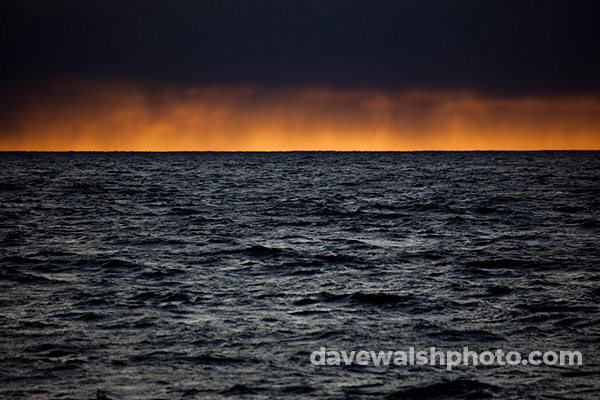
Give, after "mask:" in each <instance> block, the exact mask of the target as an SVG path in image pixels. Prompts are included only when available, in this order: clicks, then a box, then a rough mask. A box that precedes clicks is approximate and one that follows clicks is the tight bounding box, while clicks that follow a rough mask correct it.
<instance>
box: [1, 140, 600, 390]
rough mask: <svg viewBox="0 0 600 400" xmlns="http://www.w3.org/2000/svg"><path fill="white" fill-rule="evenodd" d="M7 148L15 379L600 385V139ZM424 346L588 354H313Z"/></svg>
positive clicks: (8, 287)
mask: <svg viewBox="0 0 600 400" xmlns="http://www.w3.org/2000/svg"><path fill="white" fill-rule="evenodd" d="M0 163H1V167H2V168H0V200H1V205H0V221H1V224H0V398H9V399H10V398H24V399H48V398H59V399H64V398H72V399H94V398H98V399H104V398H112V399H131V398H135V399H154V398H166V399H179V398H199V399H202V398H217V399H219V398H223V399H224V398H248V399H278V398H315V399H376V398H399V399H405V398H418V399H424V398H428V399H429V398H432V399H438V398H439V399H444V398H455V399H476V398H487V397H492V398H501V399H563V398H564V399H596V398H598V397H599V396H600V356H599V354H598V353H599V350H600V318H599V317H600V314H599V311H600V308H599V306H598V303H599V300H600V274H599V272H600V265H599V262H600V240H599V238H600V153H599V152H462V153H454V152H449V153H427V152H425V153H302V152H301V153H224V154H221V153H168V154H164V153H133V154H127V153H107V154H102V153H89V154H86V153H56V154H53V153H41V154H36V153H31V154H27V153H0ZM410 346H414V347H415V348H423V349H429V348H430V347H431V346H436V347H437V348H440V349H443V350H461V349H462V348H463V346H468V347H469V349H473V350H476V351H483V350H488V349H498V348H500V349H504V350H505V351H511V350H514V351H520V352H522V353H524V354H525V353H528V352H531V351H534V350H541V351H547V350H555V351H558V350H577V351H580V352H581V353H582V354H583V365H581V366H559V365H553V366H547V365H540V366H537V367H535V366H531V365H527V366H524V365H516V366H510V365H505V366H499V365H492V366H481V365H479V366H472V365H469V366H459V367H455V368H454V369H453V370H452V371H447V370H446V368H445V367H443V366H430V365H426V366H416V365H415V366H398V365H390V366H374V365H369V366H360V365H349V366H346V365H341V366H315V365H312V364H311V362H310V354H311V353H312V352H313V351H315V350H319V348H320V347H326V348H327V349H335V350H339V351H341V350H346V351H351V350H367V351H371V350H373V351H379V350H383V351H388V350H394V351H396V350H406V349H408V348H409V347H410Z"/></svg>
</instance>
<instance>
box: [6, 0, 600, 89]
mask: <svg viewBox="0 0 600 400" xmlns="http://www.w3.org/2000/svg"><path fill="white" fill-rule="evenodd" d="M599 4H600V3H599V2H596V1H589V2H582V1H543V2H541V1H535V2H527V1H519V2H515V1H460V2H452V1H393V0H383V1H341V0H340V1H316V0H314V1H312V0H307V1H297V0H286V1H281V0H258V1H235V0H218V1H217V0H215V1H209V0H205V1H191V0H190V1H183V0H179V1H174V0H169V1H167V0H165V1H159V0H140V1H129V0H116V1H113V0H105V1H83V0H81V1H78V0H60V1H54V2H46V1H32V0H29V1H25V2H22V1H21V2H15V3H14V4H12V5H11V4H10V3H9V2H4V3H3V6H1V7H2V15H3V16H2V17H1V18H2V28H0V29H1V31H2V32H1V33H2V38H1V39H0V40H1V46H2V47H1V48H2V54H3V55H2V58H3V62H2V64H1V67H0V68H1V73H2V77H1V79H2V80H3V82H4V83H5V84H6V83H8V82H11V81H12V82H19V81H24V80H45V79H52V78H57V77H61V78H64V77H85V78H92V79H112V80H115V79H116V80H123V81H138V82H156V83H169V84H181V85H229V84H231V85H240V84H241V85H261V86H290V87H293V86H304V85H314V86H327V87H335V88H342V89H346V88H353V87H370V88H380V89H385V90H387V89H390V90H393V89H414V88H423V89H432V90H473V91H477V92H481V93H486V94H491V95H519V96H520V95H527V94H535V95H543V94H560V93H588V94H598V93H600V74H599V73H598V71H600V61H599V57H598V54H600V46H599V43H600V35H599V29H598V27H597V25H598V21H599V20H600V18H599V17H600V5H599Z"/></svg>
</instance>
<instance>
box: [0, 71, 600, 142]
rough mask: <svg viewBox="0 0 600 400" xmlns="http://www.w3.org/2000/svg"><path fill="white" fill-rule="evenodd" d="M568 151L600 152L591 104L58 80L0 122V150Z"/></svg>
mask: <svg viewBox="0 0 600 400" xmlns="http://www.w3.org/2000/svg"><path fill="white" fill-rule="evenodd" d="M570 149H582V150H599V149H600V99H598V98H595V97H591V96H588V97H584V96H565V97H552V98H541V97H527V98H520V99H511V100H506V99H494V98H486V97H482V96H477V95H476V94H473V93H467V92H427V91H411V92H378V91H369V90H357V91H335V90H329V89H322V88H310V89H273V90H266V89H257V88H240V87H214V88H199V89H188V90H180V89H176V88H172V87H171V88H166V87H165V88H161V89H160V90H156V89H154V90H149V89H148V88H145V87H143V86H140V85H118V84H101V83H90V82H87V83H82V82H79V83H77V82H68V83H64V82H63V83H62V84H60V85H59V84H53V85H49V86H46V87H44V88H43V90H39V91H38V92H36V93H35V94H31V95H30V96H22V98H21V102H20V103H19V104H18V105H17V106H14V107H12V109H10V110H9V112H8V113H7V116H6V117H3V118H2V120H1V121H0V150H2V151H14V150H25V151H70V150H74V151H291V150H339V151H346V150H347V151H352V150H371V151H388V150H400V151H402V150H570Z"/></svg>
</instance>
